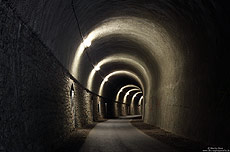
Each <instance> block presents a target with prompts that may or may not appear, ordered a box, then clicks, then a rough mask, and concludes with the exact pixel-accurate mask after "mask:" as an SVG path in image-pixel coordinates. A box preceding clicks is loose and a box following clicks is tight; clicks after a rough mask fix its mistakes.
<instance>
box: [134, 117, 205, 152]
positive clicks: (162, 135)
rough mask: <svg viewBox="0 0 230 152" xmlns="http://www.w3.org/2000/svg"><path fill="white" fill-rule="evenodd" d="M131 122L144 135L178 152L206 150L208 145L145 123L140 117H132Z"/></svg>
mask: <svg viewBox="0 0 230 152" xmlns="http://www.w3.org/2000/svg"><path fill="white" fill-rule="evenodd" d="M131 124H132V125H133V126H134V127H136V128H138V129H139V130H141V131H142V132H144V133H145V134H146V135H148V136H150V137H153V138H155V139H157V140H159V141H160V142H162V143H165V144H167V145H169V146H171V147H173V148H175V149H176V150H177V151H178V152H199V151H202V150H207V148H208V147H209V146H208V145H206V144H204V143H200V142H197V141H193V140H190V139H187V138H184V137H181V136H178V135H175V134H172V133H170V132H167V131H165V130H163V129H160V128H159V127H155V126H152V125H149V124H146V123H144V122H143V121H142V120H141V119H132V121H131Z"/></svg>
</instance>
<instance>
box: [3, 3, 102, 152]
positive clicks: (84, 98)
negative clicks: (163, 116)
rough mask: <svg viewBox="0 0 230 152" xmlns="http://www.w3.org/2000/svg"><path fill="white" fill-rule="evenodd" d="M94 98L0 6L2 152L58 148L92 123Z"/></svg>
mask: <svg viewBox="0 0 230 152" xmlns="http://www.w3.org/2000/svg"><path fill="white" fill-rule="evenodd" d="M71 85H73V86H74V95H73V96H72V97H71V96H70V91H71ZM92 96H93V95H92V94H91V93H90V92H87V91H86V90H84V88H82V87H81V86H80V85H79V84H78V82H77V81H76V80H75V79H74V78H73V77H72V76H71V75H70V74H69V73H68V71H67V70H66V69H65V68H63V66H62V65H61V64H60V63H59V61H58V60H57V59H56V58H55V57H54V56H53V54H52V53H51V51H50V50H49V49H48V48H47V47H46V46H45V45H44V44H43V43H42V42H41V41H40V40H39V38H38V37H37V35H36V34H34V33H33V32H32V30H31V29H30V28H29V27H28V26H27V25H26V24H25V23H24V22H23V21H21V20H20V19H19V18H18V17H17V15H15V14H14V12H13V11H12V10H11V9H9V8H8V6H6V5H4V3H1V5H0V124H1V125H0V151H1V152H6V151H7V152H22V151H23V152H31V151H33V152H45V151H49V150H52V149H55V148H56V146H57V145H58V143H60V142H61V141H62V140H63V139H64V138H66V137H68V136H69V135H70V134H71V132H72V131H73V130H74V129H75V128H77V127H82V126H84V125H87V124H90V123H92V121H93V111H95V109H96V107H93V101H92V100H91V97H92ZM93 108H95V109H93ZM101 117H103V115H101Z"/></svg>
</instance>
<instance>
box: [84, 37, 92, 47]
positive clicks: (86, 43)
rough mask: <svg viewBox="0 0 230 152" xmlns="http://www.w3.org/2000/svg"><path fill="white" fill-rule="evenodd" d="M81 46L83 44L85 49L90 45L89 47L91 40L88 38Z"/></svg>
mask: <svg viewBox="0 0 230 152" xmlns="http://www.w3.org/2000/svg"><path fill="white" fill-rule="evenodd" d="M83 44H84V46H85V48H87V47H90V45H91V40H90V39H89V38H87V39H85V40H84V41H83Z"/></svg>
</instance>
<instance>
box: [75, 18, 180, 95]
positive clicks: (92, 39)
mask: <svg viewBox="0 0 230 152" xmlns="http://www.w3.org/2000/svg"><path fill="white" fill-rule="evenodd" d="M88 33H89V34H88V36H86V38H84V41H83V42H82V43H81V44H80V45H79V47H78V49H77V50H76V54H75V59H74V62H73V64H72V65H73V66H72V74H73V75H74V76H75V77H76V78H78V79H79V81H80V82H83V83H84V80H85V77H86V76H87V75H89V78H88V80H87V84H85V85H86V86H87V87H88V89H90V90H91V91H95V90H96V89H95V90H93V89H92V86H97V85H93V83H94V81H96V82H98V81H99V82H100V80H98V79H97V80H96V79H94V76H95V74H96V73H97V72H96V71H95V70H94V69H93V66H94V67H95V66H98V65H99V66H100V70H102V66H105V65H106V64H107V65H109V66H110V67H112V68H111V70H112V69H113V70H112V71H111V70H105V71H106V72H107V71H108V72H107V73H106V72H105V71H103V72H104V73H106V74H104V75H103V76H101V78H102V79H104V78H105V79H106V81H107V78H109V77H110V76H111V75H115V74H114V73H116V75H124V74H126V75H127V76H131V77H133V78H134V77H135V79H136V80H137V81H138V83H139V84H141V88H142V89H143V90H146V91H148V92H146V93H147V94H148V95H149V94H150V90H151V89H153V88H154V85H155V86H156V83H157V82H158V81H159V80H156V78H159V77H160V76H159V75H162V76H163V75H164V74H165V73H166V72H167V73H168V72H169V71H170V74H171V75H173V74H174V73H175V66H173V65H174V64H175V61H181V59H180V58H179V55H178V52H176V51H174V50H175V45H174V44H173V42H172V41H171V40H170V38H169V36H168V34H167V32H166V31H165V30H164V29H162V28H161V27H159V26H156V25H155V24H154V22H153V21H150V20H147V19H144V18H137V17H132V16H121V17H113V18H109V19H106V20H105V21H103V22H102V23H100V24H99V25H96V26H95V27H94V28H93V29H92V31H90V32H88ZM120 35H121V36H120ZM109 36H113V38H111V37H109ZM104 37H106V38H108V40H107V41H106V40H104V41H101V43H100V39H103V38H104ZM114 37H115V40H114ZM121 37H122V38H121ZM116 39H126V40H127V41H129V43H127V41H122V42H123V45H120V46H119V47H117V48H114V47H106V46H107V45H106V44H105V42H106V43H108V44H111V46H113V44H114V42H115V43H116V41H117V40H116ZM98 41H99V42H98ZM130 41H132V43H130ZM86 42H87V44H90V45H88V47H86ZM125 42H126V43H125ZM94 43H99V44H100V49H97V50H96V51H97V54H95V55H93V60H94V61H95V63H96V64H95V63H92V64H93V66H91V71H90V70H89V71H90V72H89V73H84V72H81V71H87V70H86V66H85V65H86V63H84V62H85V61H86V60H83V58H84V53H85V51H88V53H89V54H90V55H91V54H93V53H92V51H94ZM97 45H98V44H97ZM132 45H133V46H135V45H137V46H139V48H143V46H144V48H145V49H133V50H132V48H134V47H133V46H132ZM104 46H105V48H104ZM116 46H117V45H116ZM127 46H129V47H127ZM106 49H109V51H110V52H109V55H110V56H109V57H107V58H106V54H107V52H108V50H106ZM125 49H127V50H125ZM118 50H122V53H121V52H119V51H118ZM103 54H105V55H103ZM143 54H145V55H146V54H148V55H149V57H150V58H149V59H148V58H147V57H146V58H144V57H143ZM97 56H98V57H97ZM103 56H105V58H104V59H103V58H102V57H103ZM137 56H138V58H137ZM85 57H86V56H85ZM91 62H92V61H91ZM122 63H125V64H127V65H126V66H124V65H122ZM119 64H120V65H119ZM117 65H118V66H117ZM181 65H182V64H181ZM115 66H116V68H115ZM88 67H90V66H88ZM152 67H155V68H152ZM130 68H134V69H136V71H135V72H133V71H130V70H129V69H130ZM83 69H84V70H83ZM114 69H116V70H115V71H114ZM118 71H120V72H118ZM121 71H122V72H121ZM156 71H157V72H158V73H156ZM109 72H110V73H109ZM82 73H84V74H83V75H81V74H82ZM128 73H132V74H128ZM167 75H169V74H167ZM169 77H170V78H173V76H169ZM82 78H84V79H82ZM154 78H155V82H154ZM106 81H105V80H101V84H100V87H99V91H98V94H99V95H103V93H102V92H103V87H104V85H105V82H106ZM154 83H155V84H154ZM147 84H148V85H147Z"/></svg>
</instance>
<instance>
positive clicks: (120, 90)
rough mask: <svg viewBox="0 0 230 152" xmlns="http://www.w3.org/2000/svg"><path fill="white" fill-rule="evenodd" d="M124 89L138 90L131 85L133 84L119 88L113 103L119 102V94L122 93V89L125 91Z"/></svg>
mask: <svg viewBox="0 0 230 152" xmlns="http://www.w3.org/2000/svg"><path fill="white" fill-rule="evenodd" d="M125 88H138V89H140V88H139V87H138V86H136V85H133V84H128V85H125V86H123V87H121V88H120V89H119V91H118V92H117V95H116V99H115V101H119V96H120V93H121V92H122V91H123V89H125Z"/></svg>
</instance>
